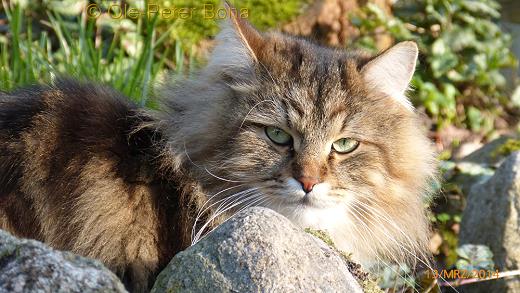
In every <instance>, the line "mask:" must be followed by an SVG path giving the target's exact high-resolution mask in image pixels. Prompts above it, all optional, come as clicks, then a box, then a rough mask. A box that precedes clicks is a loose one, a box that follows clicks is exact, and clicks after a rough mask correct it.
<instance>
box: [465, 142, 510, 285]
mask: <svg viewBox="0 0 520 293" xmlns="http://www.w3.org/2000/svg"><path fill="white" fill-rule="evenodd" d="M460 228H461V230H460V239H459V243H460V244H461V245H462V244H481V245H487V246H488V247H489V248H491V251H492V252H493V255H494V257H493V261H494V263H495V266H496V267H497V268H498V269H499V271H506V270H513V269H518V268H519V267H520V152H516V153H513V154H511V155H510V156H508V157H507V158H506V159H505V161H504V162H503V163H502V165H500V167H499V168H498V169H497V171H496V173H495V175H493V176H492V177H491V178H489V179H488V180H486V181H485V182H481V183H478V184H475V185H474V186H473V187H472V188H471V190H470V193H469V195H468V200H467V206H466V208H465V210H464V213H463V215H462V222H461V227H460ZM467 292H520V277H516V278H513V279H509V280H504V279H501V280H492V281H488V282H482V283H481V284H479V285H478V286H477V285H475V286H473V288H471V290H468V291H467Z"/></svg>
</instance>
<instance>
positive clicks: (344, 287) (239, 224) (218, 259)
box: [152, 208, 362, 293]
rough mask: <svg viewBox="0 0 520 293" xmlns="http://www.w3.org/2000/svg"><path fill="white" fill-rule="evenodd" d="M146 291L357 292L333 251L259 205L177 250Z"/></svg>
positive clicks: (343, 264)
mask: <svg viewBox="0 0 520 293" xmlns="http://www.w3.org/2000/svg"><path fill="white" fill-rule="evenodd" d="M152 292H353V293H356V292H362V290H361V288H360V286H359V284H358V282H357V281H356V279H355V278H354V277H353V276H352V275H351V273H350V272H349V269H348V268H347V263H346V262H345V261H344V259H343V258H342V257H341V256H340V255H339V253H337V252H336V251H335V250H333V249H331V248H330V247H328V246H327V245H326V244H325V243H324V242H322V241H321V240H318V239H317V238H314V237H313V236H312V235H310V234H308V233H305V232H303V231H302V230H301V229H300V228H297V227H296V226H294V225H293V224H292V223H291V222H290V221H289V220H287V219H286V218H285V217H283V216H281V215H279V214H277V213H276V212H274V211H272V210H269V209H264V208H251V209H248V210H246V211H244V212H242V213H240V214H239V215H237V216H235V217H234V218H232V219H230V220H228V221H227V222H225V223H224V224H222V225H221V226H220V227H219V228H217V229H216V230H215V231H213V232H212V233H211V234H209V235H208V236H206V237H205V238H204V239H202V240H201V241H199V242H198V243H197V244H195V245H193V246H191V247H190V248H188V249H187V250H185V251H183V252H180V253H179V254H177V255H176V256H175V257H174V258H173V259H172V261H171V262H170V264H169V265H168V266H167V268H166V269H165V270H164V271H163V272H162V273H161V274H160V275H159V276H158V278H157V281H156V283H155V286H154V288H153V289H152Z"/></svg>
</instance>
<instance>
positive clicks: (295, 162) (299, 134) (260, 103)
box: [0, 10, 435, 292]
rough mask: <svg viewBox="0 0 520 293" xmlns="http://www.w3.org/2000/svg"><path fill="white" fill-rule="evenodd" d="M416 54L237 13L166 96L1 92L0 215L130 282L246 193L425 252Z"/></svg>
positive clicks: (138, 283) (359, 250) (370, 255)
mask: <svg viewBox="0 0 520 293" xmlns="http://www.w3.org/2000/svg"><path fill="white" fill-rule="evenodd" d="M230 11H231V10H230ZM417 54H418V50H417V46H416V45H415V44H414V43H412V42H404V43H399V44H397V45H395V46H394V47H392V48H390V49H388V50H387V51H385V52H383V53H382V54H380V55H378V56H376V57H369V56H366V55H363V54H358V53H352V52H345V51H343V50H339V49H331V48H324V47H321V46H318V45H316V44H313V43H311V42H309V41H306V40H302V39H299V38H295V37H291V36H286V35H282V34H280V33H265V34H264V33H260V32H258V31H257V30H255V29H254V28H253V27H252V26H250V25H249V24H248V23H247V22H246V21H245V20H242V19H240V18H239V17H238V16H236V15H235V14H231V17H230V19H229V20H228V21H227V22H226V24H225V25H224V27H223V29H222V31H221V32H220V34H219V35H218V37H217V45H216V47H215V48H214V50H213V52H212V55H211V56H210V59H209V62H208V64H207V66H206V67H205V68H204V69H202V70H201V71H200V72H199V73H197V74H196V75H195V76H194V77H192V78H189V79H186V80H181V81H179V82H177V83H175V84H173V85H170V86H167V87H165V88H164V90H163V91H162V93H161V96H162V98H163V105H162V107H161V109H160V111H156V112H146V111H144V110H141V109H138V108H137V107H136V106H134V105H133V104H131V103H130V102H128V99H127V98H125V97H123V96H121V94H119V93H117V92H116V91H114V90H111V89H109V88H106V87H103V86H98V85H94V84H89V83H80V82H72V81H63V80H62V81H58V82H56V83H55V84H54V85H52V86H35V87H30V88H23V89H20V90H17V91H15V92H12V93H2V94H1V95H0V228H2V229H5V230H7V231H10V232H11V233H13V234H15V235H17V236H20V237H27V238H34V239H37V240H40V241H43V242H45V243H48V244H49V245H51V246H52V247H54V248H57V249H62V250H70V251H73V252H75V253H78V254H81V255H84V256H88V257H92V258H96V259H99V260H101V261H102V262H104V264H105V265H107V266H108V267H109V268H110V269H112V270H113V271H114V272H116V273H117V274H118V275H120V276H121V277H122V279H123V280H125V282H126V284H127V285H128V286H129V288H130V289H131V290H133V291H135V292H142V291H145V290H146V289H148V288H149V287H150V285H151V284H152V283H153V279H154V276H155V275H156V274H157V273H158V272H159V271H160V270H161V268H163V267H164V266H165V265H166V264H167V262H168V261H169V260H170V258H171V257H172V256H173V255H174V254H175V253H176V252H178V251H180V250H182V249H184V248H186V247H187V246H189V245H190V244H191V243H192V242H195V241H197V240H198V239H200V237H201V236H202V235H203V234H204V233H206V232H207V231H209V230H210V229H211V228H212V227H214V226H215V225H216V224H218V223H219V222H220V221H222V219H225V218H227V217H228V216H229V215H231V214H233V213H235V212H237V211H238V210H240V209H242V208H244V207H247V206H251V205H258V206H266V207H269V208H272V209H274V210H276V211H278V212H280V213H281V214H283V215H285V216H287V217H288V218H289V219H291V220H292V221H293V222H294V223H295V224H297V225H299V226H301V227H312V228H315V229H322V230H326V231H328V233H329V234H330V235H331V237H332V238H333V240H334V241H335V243H336V244H337V246H338V247H339V248H340V249H342V250H344V251H347V252H352V253H353V257H354V259H356V260H358V261H359V262H361V263H362V264H364V265H365V266H371V265H373V264H377V263H381V262H383V263H387V262H403V261H404V262H406V261H413V259H415V258H417V257H419V258H420V257H423V256H424V253H425V251H426V243H427V238H428V233H429V229H428V221H427V217H426V207H425V202H426V200H425V199H426V196H427V193H428V186H429V185H430V184H429V183H430V180H432V179H433V178H434V174H435V172H434V170H435V160H434V156H433V151H432V147H431V145H430V142H429V141H428V139H427V138H426V136H425V133H424V132H423V129H422V127H421V126H420V123H419V120H418V116H417V113H416V112H415V110H414V109H413V107H412V106H411V104H410V102H409V101H408V100H407V98H406V97H405V91H406V90H407V87H408V83H409V81H410V79H411V77H412V74H413V71H414V67H415V64H416V59H417Z"/></svg>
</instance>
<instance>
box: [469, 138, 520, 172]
mask: <svg viewBox="0 0 520 293" xmlns="http://www.w3.org/2000/svg"><path fill="white" fill-rule="evenodd" d="M511 138H512V137H511V136H505V135H503V136H500V137H499V138H497V139H494V140H492V141H490V142H489V143H487V144H485V145H484V146H483V147H481V148H479V149H478V150H476V151H474V152H472V153H471V154H469V155H467V156H466V157H464V158H463V159H462V160H461V161H463V162H471V163H475V164H479V165H485V166H489V167H492V166H495V167H497V166H499V165H500V164H501V163H502V162H503V160H504V158H503V157H501V156H496V155H495V154H494V151H495V150H496V149H497V148H499V147H500V146H501V145H503V144H504V143H506V142H507V140H509V139H511Z"/></svg>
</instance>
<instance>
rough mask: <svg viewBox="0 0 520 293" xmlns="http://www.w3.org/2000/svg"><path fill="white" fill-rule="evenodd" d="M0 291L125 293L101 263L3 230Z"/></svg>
mask: <svg viewBox="0 0 520 293" xmlns="http://www.w3.org/2000/svg"><path fill="white" fill-rule="evenodd" d="M0 292H53V293H54V292H85V293H88V292H126V290H125V288H124V286H123V284H122V283H121V282H120V281H119V279H118V278H117V277H116V275H114V274H113V273H112V272H110V271H109V270H108V269H106V268H105V267H104V266H103V265H101V263H99V262H98V261H94V260H90V259H87V258H83V257H80V256H77V255H74V254H72V253H69V252H61V251H56V250H53V249H51V248H49V247H47V246H46V245H45V244H43V243H40V242H38V241H34V240H23V239H17V238H15V237H13V236H11V235H10V234H8V233H7V232H5V231H2V230H0Z"/></svg>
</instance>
